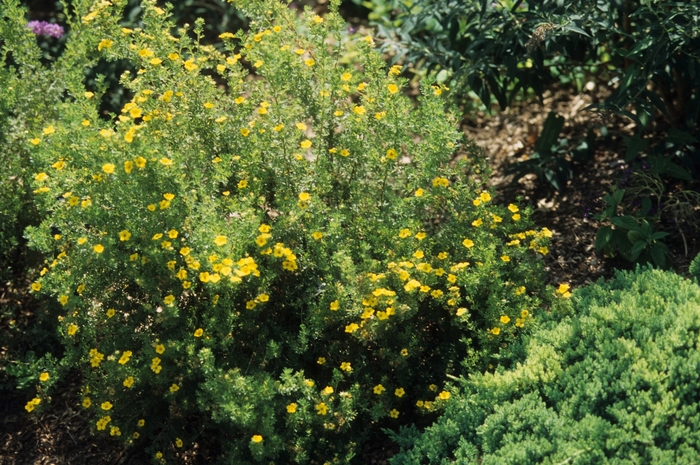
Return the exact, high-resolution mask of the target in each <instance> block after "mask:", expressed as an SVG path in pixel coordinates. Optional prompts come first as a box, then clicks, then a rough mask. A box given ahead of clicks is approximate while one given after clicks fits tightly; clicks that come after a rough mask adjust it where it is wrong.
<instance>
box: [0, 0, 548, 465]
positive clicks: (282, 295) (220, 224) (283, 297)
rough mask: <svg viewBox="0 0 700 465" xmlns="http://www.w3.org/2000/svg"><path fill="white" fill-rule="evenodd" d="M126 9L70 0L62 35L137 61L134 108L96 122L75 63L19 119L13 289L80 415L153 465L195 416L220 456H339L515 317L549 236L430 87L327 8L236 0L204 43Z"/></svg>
mask: <svg viewBox="0 0 700 465" xmlns="http://www.w3.org/2000/svg"><path fill="white" fill-rule="evenodd" d="M124 4H125V2H124V1H114V2H111V3H110V2H107V1H102V2H97V3H94V4H92V5H91V6H89V7H87V6H84V5H83V4H80V5H77V6H76V12H77V15H76V16H75V17H73V18H72V20H71V22H70V26H71V27H70V31H69V34H70V39H69V40H68V43H67V49H66V52H65V53H66V54H67V55H68V56H70V57H73V60H74V61H73V62H72V65H75V64H76V63H77V64H80V63H82V66H86V65H88V64H90V63H94V62H96V61H97V60H108V61H116V60H121V61H123V62H128V63H130V64H131V66H133V69H134V71H131V72H128V71H127V72H125V73H124V74H123V75H122V76H121V81H120V82H121V84H122V85H123V86H124V88H125V89H126V90H127V92H128V95H129V100H128V102H127V103H126V104H125V105H124V107H123V108H122V109H121V111H120V112H119V114H114V115H109V117H108V118H105V117H102V116H101V115H100V113H99V112H98V109H99V106H100V101H101V99H102V98H103V97H104V95H105V91H106V89H105V88H104V86H99V85H98V87H97V88H90V89H86V88H85V86H84V85H83V84H82V81H81V80H80V79H79V78H78V75H79V73H76V74H75V77H74V78H73V79H72V80H69V82H68V84H67V85H66V95H67V97H66V98H65V100H64V101H63V102H62V103H61V104H60V105H59V106H58V108H57V114H56V116H55V117H52V118H51V119H50V120H47V121H46V122H45V124H44V125H43V127H42V128H38V129H37V130H35V131H31V133H30V134H27V138H26V144H27V147H28V149H30V150H31V153H32V157H33V158H34V160H35V161H34V164H35V166H34V169H35V176H34V178H33V186H32V188H33V191H34V194H35V202H36V204H37V205H38V208H39V209H40V211H41V212H42V214H43V217H44V220H43V221H42V222H41V224H40V225H39V226H37V227H34V228H30V229H29V230H28V232H27V235H28V237H29V239H30V243H31V245H32V246H33V247H34V248H35V249H37V250H39V251H41V252H43V253H44V254H45V255H46V256H47V257H48V259H47V262H46V265H45V266H44V267H43V268H42V269H41V270H40V272H38V273H37V275H38V276H37V279H36V280H35V284H34V285H33V287H32V289H33V292H36V293H38V294H42V295H44V296H49V297H51V298H53V299H56V302H57V305H60V308H61V309H62V314H61V317H60V324H59V331H60V333H61V335H62V338H63V341H64V344H65V348H66V351H65V354H64V355H63V359H62V361H61V365H62V366H63V367H69V368H77V369H79V370H80V372H82V374H83V380H84V387H83V398H82V399H81V400H80V402H81V405H82V408H83V409H84V410H85V411H86V414H87V415H90V416H91V417H92V418H93V424H94V426H95V430H96V431H97V432H98V433H99V434H110V435H111V436H114V437H117V438H120V439H121V440H124V441H128V442H134V443H140V444H144V445H145V446H146V447H147V448H148V449H149V451H150V452H151V454H152V456H154V457H156V460H158V461H160V460H165V459H166V458H167V457H169V456H171V455H176V454H179V453H180V452H179V451H180V450H182V449H187V448H188V447H191V446H192V445H193V443H194V441H196V438H197V435H198V434H199V432H200V431H202V430H206V431H208V432H209V434H217V435H218V436H217V438H218V439H219V440H220V441H221V443H222V447H223V448H224V451H225V453H224V456H225V457H226V461H228V462H229V463H241V462H242V461H250V460H266V461H269V460H276V461H278V463H283V462H299V463H304V462H309V461H310V460H315V461H319V460H321V461H323V460H332V459H334V458H336V459H338V460H343V461H348V460H350V459H351V457H353V456H354V455H356V454H357V450H358V448H359V447H360V446H361V445H362V441H364V440H366V439H367V438H368V437H370V436H371V434H373V432H374V431H375V430H373V428H376V427H378V426H388V427H392V428H393V427H397V426H399V425H401V424H405V423H407V422H410V421H412V418H414V417H415V415H416V414H420V413H426V412H431V411H434V410H436V409H439V408H441V407H442V406H443V405H444V404H445V402H449V392H448V391H445V390H443V387H444V385H445V380H446V375H447V374H449V373H460V372H462V371H463V370H468V369H471V368H474V367H482V366H485V365H487V364H488V363H489V361H490V360H491V358H490V356H491V355H494V354H496V353H497V352H498V351H499V350H501V348H502V347H507V345H508V344H509V343H510V342H511V341H512V340H513V339H514V338H515V337H516V335H517V334H518V333H519V332H520V331H522V330H523V328H527V327H528V326H529V325H530V323H531V320H532V318H533V315H536V313H537V309H538V308H539V307H540V305H541V300H542V299H544V297H541V296H540V293H541V291H542V290H543V285H542V284H541V283H542V281H541V279H540V276H539V271H540V268H541V267H540V266H539V263H538V260H537V256H538V254H543V253H547V249H546V247H547V244H548V236H549V235H551V233H549V231H547V230H544V231H535V230H532V229H530V223H529V219H528V217H529V212H528V211H520V210H519V209H518V207H517V206H515V205H511V206H509V207H508V208H506V207H501V206H497V205H495V204H494V202H493V199H492V198H491V195H490V194H489V192H488V190H487V188H486V186H485V185H484V183H483V181H482V180H483V177H484V176H485V167H484V164H483V160H482V159H481V158H480V156H479V153H478V151H477V150H476V149H475V147H474V146H472V145H470V144H468V143H467V144H464V145H462V146H461V153H462V154H463V156H462V157H460V158H458V159H456V160H454V159H453V157H452V155H453V153H454V152H455V151H456V150H457V149H458V148H460V144H461V143H462V141H461V138H460V134H459V133H458V132H457V131H456V129H455V121H454V119H453V118H451V117H450V116H449V115H445V112H444V106H443V102H442V100H441V98H440V96H439V95H437V93H436V92H434V91H433V89H432V88H431V87H427V88H425V89H424V92H423V93H422V95H421V96H420V97H419V98H418V102H417V104H416V103H414V102H412V101H411V100H410V99H409V98H408V97H406V96H405V95H404V94H403V93H402V92H400V90H401V89H402V88H403V86H404V84H405V81H404V80H403V79H402V78H399V77H398V74H399V70H397V69H395V68H391V69H389V70H387V69H386V67H385V64H384V63H383V61H382V60H381V57H380V55H379V54H377V53H376V52H374V51H373V49H372V45H373V41H372V39H371V37H361V38H359V39H354V38H353V39H351V38H348V37H346V36H345V35H344V34H343V33H342V32H341V31H343V29H344V24H343V23H342V20H341V19H340V17H339V15H338V14H337V12H336V10H337V4H336V3H334V5H333V8H332V9H331V13H329V14H328V15H327V16H325V17H320V16H317V15H315V14H312V13H310V12H305V13H303V14H301V15H298V16H297V14H296V13H295V12H294V11H292V10H289V9H288V8H287V7H286V6H285V5H283V4H281V3H278V2H275V1H272V0H267V1H262V0H260V1H257V0H256V1H245V2H240V5H239V7H240V8H241V9H242V10H243V11H244V12H245V13H246V14H247V15H248V17H250V18H256V20H255V21H253V22H251V23H250V30H249V31H248V32H243V31H237V32H231V33H225V34H222V37H221V40H222V41H223V42H224V47H223V50H225V51H223V52H219V51H217V49H215V48H214V47H212V46H207V45H201V44H200V43H199V40H198V38H199V37H200V36H201V30H202V24H201V23H199V22H198V23H197V24H196V26H195V28H194V31H193V35H192V31H187V30H184V29H176V28H175V27H174V25H173V24H172V23H171V22H170V21H169V19H168V18H169V16H168V10H167V8H166V9H160V8H158V7H156V6H155V3H154V2H150V1H144V2H143V8H144V9H143V17H142V21H143V27H142V28H141V29H138V30H130V31H128V32H125V31H124V30H123V29H122V28H121V27H120V25H119V23H118V18H119V17H120V12H121V8H123V6H124ZM81 5H82V6H81ZM8 12H10V13H11V12H14V13H13V14H15V15H19V14H20V13H21V12H19V10H17V9H16V8H15V9H14V10H9V9H8ZM7 14H9V13H7ZM15 19H18V18H15ZM76 57H82V58H81V59H82V60H83V61H82V62H81V61H80V59H78V58H76ZM55 66H58V65H55ZM521 215H522V216H521ZM542 295H545V294H542ZM462 360H465V361H464V362H462ZM426 399H427V400H426ZM34 405H37V404H32V407H28V408H27V410H30V408H33V406H34ZM368 425H370V426H368ZM372 425H375V426H372Z"/></svg>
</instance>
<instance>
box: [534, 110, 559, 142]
mask: <svg viewBox="0 0 700 465" xmlns="http://www.w3.org/2000/svg"><path fill="white" fill-rule="evenodd" d="M563 127H564V117H563V116H559V115H557V114H556V113H555V112H553V111H551V112H549V115H548V116H547V119H546V120H545V122H544V126H543V127H542V134H540V138H539V139H538V140H537V144H536V145H535V151H537V152H543V151H545V152H546V151H549V150H551V148H552V145H554V144H555V143H556V141H557V138H558V137H559V134H560V133H561V129H562V128H563Z"/></svg>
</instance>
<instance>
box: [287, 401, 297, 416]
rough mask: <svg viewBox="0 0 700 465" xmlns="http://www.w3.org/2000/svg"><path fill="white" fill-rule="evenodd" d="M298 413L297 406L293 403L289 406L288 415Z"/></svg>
mask: <svg viewBox="0 0 700 465" xmlns="http://www.w3.org/2000/svg"><path fill="white" fill-rule="evenodd" d="M296 411H297V404H295V403H294V402H292V403H291V404H289V405H287V413H296Z"/></svg>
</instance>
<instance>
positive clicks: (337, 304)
mask: <svg viewBox="0 0 700 465" xmlns="http://www.w3.org/2000/svg"><path fill="white" fill-rule="evenodd" d="M339 308H340V302H338V301H337V300H334V301H333V302H331V306H330V309H331V310H332V311H334V312H335V311H336V310H338V309H339ZM346 330H347V329H346Z"/></svg>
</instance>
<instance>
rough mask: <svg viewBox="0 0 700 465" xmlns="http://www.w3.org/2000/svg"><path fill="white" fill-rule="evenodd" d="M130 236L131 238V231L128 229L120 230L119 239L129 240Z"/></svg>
mask: <svg viewBox="0 0 700 465" xmlns="http://www.w3.org/2000/svg"><path fill="white" fill-rule="evenodd" d="M130 238H131V233H130V232H129V231H127V230H126V229H125V230H123V231H120V232H119V240H120V241H122V242H124V241H128V240H129V239H130Z"/></svg>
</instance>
